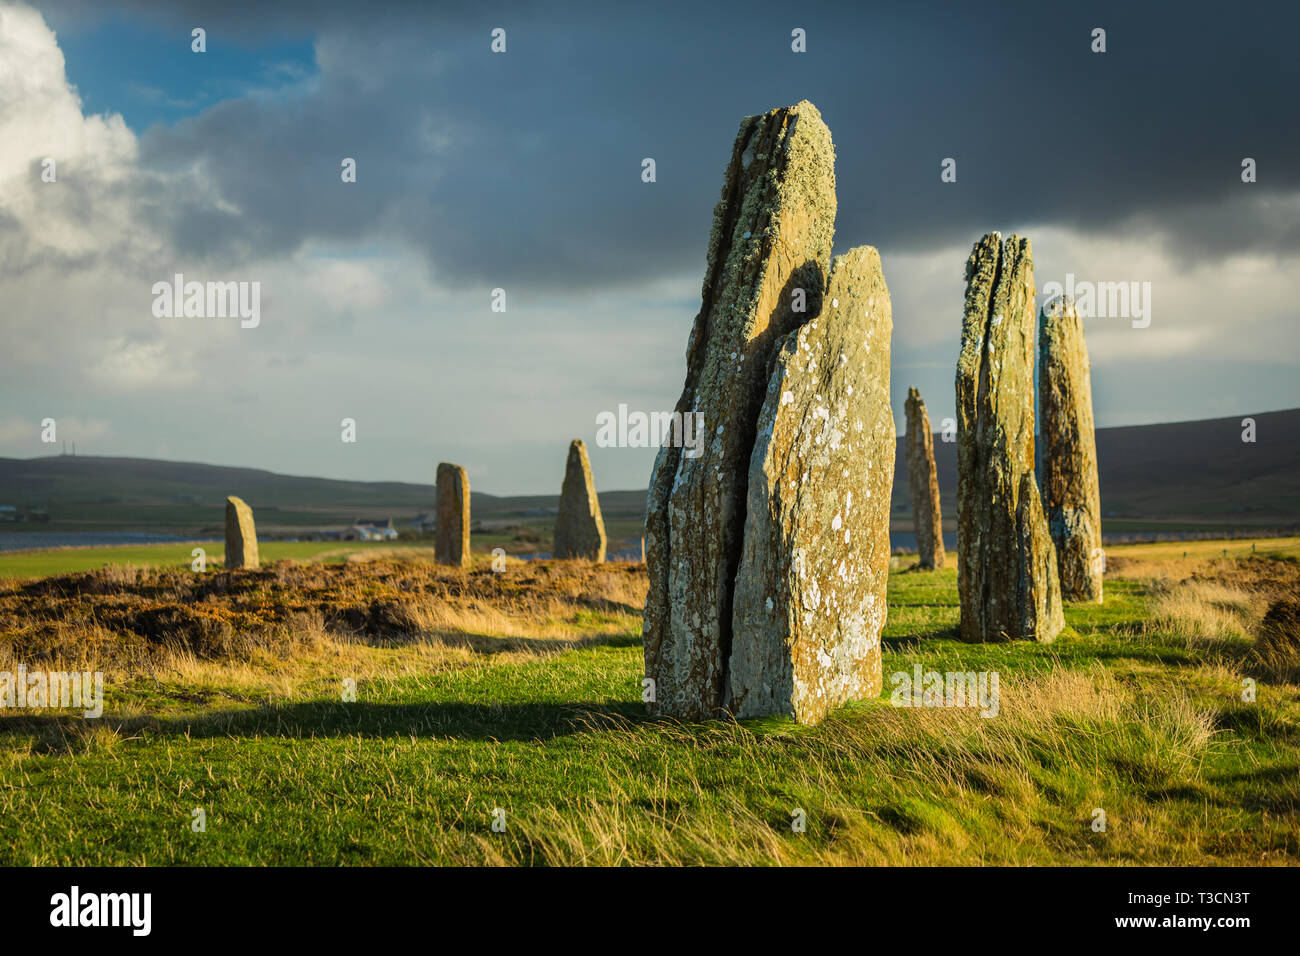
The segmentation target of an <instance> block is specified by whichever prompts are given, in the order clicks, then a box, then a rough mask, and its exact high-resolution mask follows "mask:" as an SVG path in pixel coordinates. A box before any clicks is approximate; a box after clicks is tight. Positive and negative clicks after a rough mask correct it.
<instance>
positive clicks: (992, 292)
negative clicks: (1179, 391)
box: [957, 233, 1065, 641]
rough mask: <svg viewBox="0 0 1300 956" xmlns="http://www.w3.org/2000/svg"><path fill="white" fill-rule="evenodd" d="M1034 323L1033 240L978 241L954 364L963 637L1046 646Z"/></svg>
mask: <svg viewBox="0 0 1300 956" xmlns="http://www.w3.org/2000/svg"><path fill="white" fill-rule="evenodd" d="M1034 318H1035V309H1034V265H1033V257H1032V253H1031V249H1030V245H1029V240H1028V239H1022V238H1019V237H1017V236H1010V237H1008V239H1007V240H1006V242H1005V243H1004V242H1003V241H1002V238H1001V236H1000V235H998V234H997V233H990V234H988V235H986V236H984V238H982V239H981V240H980V241H979V242H977V243H976V244H975V248H974V250H973V251H972V253H971V256H970V259H969V260H968V261H967V263H966V302H965V314H964V317H963V320H962V338H961V353H960V356H959V357H958V360H957V585H958V591H959V593H960V597H961V636H962V638H963V639H965V640H968V641H997V640H1014V639H1026V640H1036V641H1050V640H1052V639H1053V638H1054V637H1055V636H1056V634H1057V633H1058V632H1059V631H1060V630H1061V628H1062V627H1063V626H1064V623H1065V619H1064V616H1063V613H1062V610H1061V602H1060V582H1059V579H1058V577H1057V569H1056V553H1055V552H1056V549H1055V547H1054V546H1053V545H1052V539H1051V535H1050V534H1049V533H1048V532H1047V521H1046V518H1045V516H1044V515H1043V512H1042V504H1041V500H1040V497H1039V494H1038V488H1037V485H1036V484H1035V482H1034V374H1033V372H1034ZM1026 476H1028V479H1029V480H1028V482H1026V481H1025V478H1026Z"/></svg>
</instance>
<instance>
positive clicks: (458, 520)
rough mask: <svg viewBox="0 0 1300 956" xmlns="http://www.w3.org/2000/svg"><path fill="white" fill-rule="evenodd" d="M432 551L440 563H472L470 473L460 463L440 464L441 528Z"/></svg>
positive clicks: (439, 508)
mask: <svg viewBox="0 0 1300 956" xmlns="http://www.w3.org/2000/svg"><path fill="white" fill-rule="evenodd" d="M433 544H434V548H433V554H434V559H435V560H436V561H437V562H438V563H439V564H450V565H454V566H456V567H461V568H468V567H469V566H470V550H469V476H468V475H467V474H465V469H464V468H462V467H460V465H452V464H448V463H447V462H445V461H444V462H441V463H440V464H439V465H438V531H437V534H436V535H435V537H434V542H433Z"/></svg>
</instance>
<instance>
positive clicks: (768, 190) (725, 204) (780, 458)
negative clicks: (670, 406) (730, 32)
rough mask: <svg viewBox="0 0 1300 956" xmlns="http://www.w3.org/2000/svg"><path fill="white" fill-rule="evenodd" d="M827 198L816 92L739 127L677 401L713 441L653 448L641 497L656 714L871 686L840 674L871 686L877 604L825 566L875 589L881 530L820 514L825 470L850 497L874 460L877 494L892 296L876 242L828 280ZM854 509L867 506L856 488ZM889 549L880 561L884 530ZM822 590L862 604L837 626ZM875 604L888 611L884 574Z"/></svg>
mask: <svg viewBox="0 0 1300 956" xmlns="http://www.w3.org/2000/svg"><path fill="white" fill-rule="evenodd" d="M835 209H836V200H835V177H834V149H833V146H832V144H831V137H830V131H829V130H828V129H827V128H826V126H825V124H824V123H823V122H822V121H821V117H820V115H819V114H818V112H817V110H816V108H815V107H814V106H813V105H812V104H811V103H807V102H803V103H799V104H797V105H796V106H793V107H788V108H783V109H777V110H773V111H771V112H770V113H767V114H764V115H762V116H752V117H748V118H747V119H745V120H744V121H743V122H742V123H741V126H740V131H739V133H738V135H737V137H736V141H735V143H734V145H733V148H732V156H731V161H730V163H729V164H728V166H727V172H726V177H725V181H724V185H723V189H722V198H721V199H720V200H719V202H718V205H717V207H716V208H715V210H714V220H713V229H712V232H711V235H710V239H709V253H708V263H707V267H706V272H705V279H704V284H703V290H702V297H701V298H702V305H701V309H700V312H699V314H698V315H697V316H696V319H695V322H694V325H693V327H692V330H691V335H690V339H689V341H688V344H687V353H686V359H687V369H686V381H685V384H684V386H683V389H682V394H681V398H680V399H679V400H678V403H677V406H676V411H677V412H678V413H682V414H690V413H694V414H696V415H698V416H699V417H700V419H701V420H702V426H701V427H702V433H703V438H704V440H703V442H702V443H701V444H700V445H699V446H698V450H699V454H698V455H696V456H695V457H691V456H688V455H685V454H683V450H682V449H681V448H679V447H673V446H671V445H668V446H665V447H664V448H662V449H661V450H660V453H659V455H658V457H657V459H656V461H655V467H654V471H653V473H652V476H651V482H650V491H649V495H648V499H647V508H646V538H645V546H646V566H647V571H648V573H649V578H650V589H649V594H648V596H647V600H646V611H645V620H644V628H643V630H644V636H645V660H646V674H647V676H648V677H650V678H652V679H653V680H654V681H655V709H656V710H657V711H658V712H660V713H663V714H668V715H672V716H676V717H681V718H686V719H700V718H707V717H714V716H718V715H720V714H722V713H724V712H727V711H728V710H734V709H738V710H740V711H741V712H743V713H745V714H746V715H748V714H756V713H777V712H781V713H791V714H793V715H794V716H796V717H797V718H798V719H800V720H804V721H806V722H812V721H815V720H817V719H819V718H820V716H821V715H822V714H824V713H825V711H826V710H827V709H828V708H829V707H831V706H834V704H835V703H838V702H839V701H841V700H843V699H846V696H845V695H855V694H862V693H869V692H870V690H869V688H870V687H871V686H872V676H871V675H870V674H859V675H858V676H855V677H850V676H848V675H849V674H850V672H852V671H853V669H854V665H851V664H850V663H848V662H849V661H853V662H855V663H856V666H857V670H858V671H860V672H867V671H870V670H871V669H872V661H873V660H874V672H875V673H874V681H875V684H874V686H875V688H876V690H878V689H879V646H878V643H879V633H878V630H877V631H874V632H872V630H871V629H872V627H873V623H872V622H873V621H874V618H871V616H870V615H869V614H866V613H865V612H861V613H859V611H860V609H859V608H858V607H857V602H858V600H859V599H858V598H856V597H852V596H850V595H847V592H843V589H841V588H840V583H835V582H831V581H828V580H827V581H824V580H822V579H821V576H822V575H823V574H824V573H830V570H829V569H832V568H834V569H835V570H836V571H837V573H839V574H840V575H841V577H842V578H843V579H845V580H847V579H848V578H852V579H853V580H855V581H856V582H857V583H858V584H859V585H861V587H862V590H861V600H863V601H865V600H868V599H870V600H872V601H874V600H875V598H876V595H875V591H874V587H875V584H874V578H873V577H872V575H873V574H874V573H875V569H876V565H877V563H878V558H876V557H875V556H874V555H873V557H872V558H871V560H867V559H865V558H863V557H862V556H861V555H858V554H856V553H855V550H854V549H856V548H868V547H871V543H872V542H878V541H879V535H878V534H875V533H869V532H868V531H867V530H865V526H864V525H854V526H850V525H848V524H846V517H847V513H842V514H837V515H831V514H825V515H823V513H822V511H823V506H825V507H830V502H831V500H832V499H833V497H834V495H835V487H834V483H833V481H832V476H834V481H835V482H842V489H841V490H844V491H847V490H849V489H858V488H859V487H863V482H862V481H860V480H859V477H858V474H857V472H859V471H866V472H869V473H870V479H869V482H868V483H869V484H870V486H871V488H872V489H874V488H875V484H876V483H877V482H878V479H879V476H880V475H882V474H883V473H884V472H885V471H886V470H888V471H889V472H890V473H891V474H890V478H892V469H893V439H894V436H893V421H892V418H891V417H889V415H888V398H887V396H888V354H889V353H888V349H889V328H890V325H889V321H890V320H889V305H888V293H887V291H886V290H885V287H884V282H883V278H881V276H880V268H879V256H878V255H877V254H876V253H875V250H874V249H868V248H862V249H856V250H853V251H852V252H851V253H849V254H848V255H846V256H844V257H841V259H839V260H837V262H836V275H831V271H832V270H831V263H830V252H831V244H832V238H833V230H834V220H835ZM828 276H830V278H829V283H830V287H829V288H828ZM827 303H830V305H829V306H827ZM851 356H852V358H851ZM867 370H869V371H867ZM881 382H883V387H884V392H883V395H884V400H883V403H882V402H881V401H880V398H881V392H880V383H881ZM855 389H856V394H855ZM881 404H883V407H884V416H883V417H884V418H888V419H889V421H888V436H889V437H888V441H889V445H888V448H887V449H886V451H887V454H885V453H880V454H877V450H875V449H872V450H870V451H867V449H868V447H869V442H870V441H875V440H877V439H878V438H879V437H880V436H881V435H883V434H884V425H883V423H882V421H881V415H880V408H879V406H880V405H881ZM864 433H865V434H864ZM810 443H811V444H810ZM823 443H824V445H823ZM855 454H868V455H869V458H868V459H867V460H862V459H854V458H853V457H852V456H853V455H855ZM801 456H802V457H801ZM888 490H889V485H888V479H886V481H885V484H884V485H883V490H882V491H880V492H879V493H878V494H876V498H878V500H879V506H880V507H882V508H884V509H885V517H886V521H887V508H888ZM872 493H873V494H875V492H874V491H873V492H872ZM843 507H844V506H843V504H841V508H842V509H843ZM859 507H860V511H859V513H860V514H862V515H864V516H865V515H868V514H871V513H872V508H873V502H871V501H868V500H866V493H865V492H863V497H862V498H860V499H859ZM823 518H824V523H825V525H826V526H825V527H822V524H823ZM837 522H838V524H837ZM832 525H836V526H835V527H833V528H832V527H831V526H832ZM885 528H886V530H885V534H886V535H887V524H886V525H885ZM855 529H856V530H857V531H859V532H860V534H859V537H858V539H857V541H853V539H852V532H853V531H854V530H855ZM758 542H763V543H762V544H759V543H758ZM832 551H833V552H834V557H835V558H836V560H837V561H838V564H837V563H836V561H833V560H832ZM883 551H884V555H885V558H884V560H885V562H886V564H887V561H888V542H887V538H886V540H885V545H884V549H883ZM869 578H870V579H871V582H870V583H868V579H869ZM841 583H842V582H841ZM842 592H843V593H842ZM823 595H826V596H827V597H828V600H830V599H831V598H832V597H833V600H834V601H845V602H850V603H852V604H853V607H847V608H845V618H844V623H843V624H842V625H841V623H840V622H837V621H836V620H834V619H833V618H832V617H831V615H830V614H829V613H828V612H829V607H830V606H829V605H823V604H821V603H820V601H821V597H822V596H823ZM879 606H880V607H879V611H880V620H881V621H882V622H883V614H884V592H883V585H882V586H881V590H880V593H879ZM806 608H808V609H809V610H808V612H807V613H806V614H805V609H806ZM818 609H820V610H821V612H822V616H821V618H820V619H817V618H816V617H815V615H816V612H817V611H818ZM854 615H857V616H856V617H855V616H854ZM814 621H815V622H816V623H815V624H814ZM841 627H842V629H847V631H849V632H851V633H850V636H849V637H845V636H844V634H843V633H841V630H837V628H841ZM873 641H874V657H873V652H872V650H871V647H870V645H872V642H873ZM846 642H848V643H852V645H853V647H852V650H851V651H849V652H845V651H844V649H843V647H842V646H841V645H843V644H845V643H846ZM855 655H856V656H855ZM805 661H815V662H816V668H820V670H819V671H817V672H816V673H814V672H813V669H811V668H810V666H809V665H806V664H805V663H804V662H805ZM829 675H836V676H833V677H832V676H829Z"/></svg>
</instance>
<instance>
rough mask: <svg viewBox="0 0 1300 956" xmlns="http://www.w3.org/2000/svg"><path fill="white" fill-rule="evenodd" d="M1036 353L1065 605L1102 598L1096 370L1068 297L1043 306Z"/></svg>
mask: <svg viewBox="0 0 1300 956" xmlns="http://www.w3.org/2000/svg"><path fill="white" fill-rule="evenodd" d="M1038 355H1039V359H1038V362H1039V371H1038V406H1039V409H1040V411H1041V413H1042V424H1041V427H1040V428H1039V432H1040V435H1041V438H1042V442H1043V505H1044V508H1045V509H1046V512H1047V525H1048V528H1049V529H1050V531H1051V535H1052V541H1053V542H1054V543H1055V545H1056V557H1057V568H1058V570H1059V572H1060V578H1061V594H1062V597H1063V598H1064V599H1065V600H1067V601H1100V600H1101V599H1102V573H1103V570H1104V567H1105V555H1104V553H1103V552H1102V547H1101V491H1100V487H1099V485H1098V481H1097V438H1096V431H1095V428H1094V426H1093V418H1092V381H1091V369H1090V367H1089V363H1088V346H1087V345H1086V343H1085V342H1084V338H1083V322H1082V320H1081V319H1080V318H1079V314H1078V311H1077V310H1076V309H1075V307H1074V303H1073V302H1072V301H1070V300H1069V299H1066V298H1060V299H1054V300H1052V301H1051V302H1049V303H1047V305H1045V306H1044V307H1043V312H1042V315H1041V316H1040V319H1039V332H1038Z"/></svg>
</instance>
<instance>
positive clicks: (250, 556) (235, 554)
mask: <svg viewBox="0 0 1300 956" xmlns="http://www.w3.org/2000/svg"><path fill="white" fill-rule="evenodd" d="M225 566H226V570H227V571H230V570H233V569H235V568H248V569H250V570H256V569H257V568H258V567H260V566H261V562H260V561H259V560H258V555H257V528H256V526H254V524H253V509H252V508H250V507H248V505H247V504H245V503H244V499H243V498H236V497H235V496H234V495H231V496H230V497H228V498H227V499H226V561H225Z"/></svg>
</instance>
